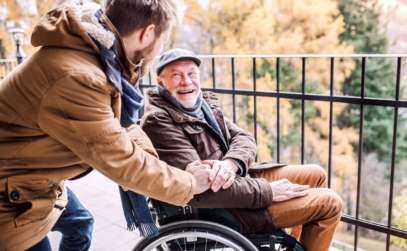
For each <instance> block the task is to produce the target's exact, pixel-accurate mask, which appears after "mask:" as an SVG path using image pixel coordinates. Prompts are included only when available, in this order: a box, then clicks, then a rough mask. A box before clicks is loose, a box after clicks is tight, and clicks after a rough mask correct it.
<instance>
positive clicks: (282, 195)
mask: <svg viewBox="0 0 407 251" xmlns="http://www.w3.org/2000/svg"><path fill="white" fill-rule="evenodd" d="M270 186H271V190H272V192H273V201H275V202H279V201H286V200H290V199H293V198H297V197H302V196H305V195H307V194H308V189H309V186H308V185H300V184H295V183H291V182H290V181H288V180H287V179H281V180H276V181H273V182H271V183H270Z"/></svg>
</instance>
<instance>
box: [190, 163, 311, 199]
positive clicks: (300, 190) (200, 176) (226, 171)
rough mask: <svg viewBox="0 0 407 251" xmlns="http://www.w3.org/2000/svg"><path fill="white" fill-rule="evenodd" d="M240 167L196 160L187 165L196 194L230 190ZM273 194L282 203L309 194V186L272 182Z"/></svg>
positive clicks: (283, 180)
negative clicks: (207, 191)
mask: <svg viewBox="0 0 407 251" xmlns="http://www.w3.org/2000/svg"><path fill="white" fill-rule="evenodd" d="M238 169H239V168H238V166H237V165H236V163H235V162H234V161H232V160H229V159H226V160H222V161H220V160H202V161H200V160H196V161H194V162H191V163H190V164H188V165H187V167H186V169H185V170H186V171H187V172H189V173H191V174H192V175H193V176H194V177H195V180H196V183H197V184H196V187H195V191H194V194H199V193H203V192H204V191H206V190H208V189H211V190H212V191H213V192H218V191H219V190H220V189H221V188H222V189H227V188H229V187H230V186H231V185H232V184H233V182H234V181H235V178H236V172H237V171H238ZM270 186H271V190H272V192H273V201H275V202H280V201H286V200H290V199H293V198H296V197H302V196H305V195H307V194H308V189H309V186H308V185H300V184H295V183H291V182H290V181H289V180H287V179H280V180H276V181H272V182H270Z"/></svg>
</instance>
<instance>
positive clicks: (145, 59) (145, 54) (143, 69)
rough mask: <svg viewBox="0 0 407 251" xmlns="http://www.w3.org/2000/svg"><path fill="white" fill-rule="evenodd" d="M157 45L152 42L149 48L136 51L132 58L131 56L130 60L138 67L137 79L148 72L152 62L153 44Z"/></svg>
mask: <svg viewBox="0 0 407 251" xmlns="http://www.w3.org/2000/svg"><path fill="white" fill-rule="evenodd" d="M156 43H157V40H155V41H154V42H152V43H151V44H150V45H149V46H147V47H146V48H144V49H143V50H140V51H136V52H135V53H134V55H133V56H131V58H130V60H131V61H132V62H133V63H134V64H136V65H139V66H138V67H139V69H138V72H139V76H138V79H141V78H143V77H144V76H145V75H146V74H147V73H148V72H149V70H150V66H151V64H152V62H153V61H154V57H155V55H152V54H153V51H154V47H155V44H156Z"/></svg>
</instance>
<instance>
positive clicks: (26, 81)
mask: <svg viewBox="0 0 407 251" xmlns="http://www.w3.org/2000/svg"><path fill="white" fill-rule="evenodd" d="M97 8H98V7H97ZM96 10H97V9H95V11H96ZM80 13H89V12H86V11H83V12H81V11H77V10H76V9H75V8H74V7H73V6H67V7H60V8H57V9H55V10H53V11H51V12H50V13H48V15H47V16H46V17H45V18H43V19H42V20H41V22H40V24H39V25H38V26H37V27H36V28H35V30H34V32H33V35H32V39H31V40H32V44H33V45H34V46H40V49H39V50H38V51H37V52H36V53H35V54H34V55H33V56H32V57H30V58H28V59H27V60H26V61H25V62H24V63H23V64H22V65H20V66H18V67H17V68H16V69H15V70H14V71H13V72H12V73H11V74H9V76H7V77H6V78H5V79H4V80H3V81H2V82H1V83H0V229H1V234H0V250H1V251H5V250H25V249H27V248H28V247H30V246H32V245H33V244H35V243H36V242H38V241H40V240H41V239H42V238H44V236H45V235H46V234H47V233H48V231H49V230H50V229H51V228H52V226H53V225H54V223H55V222H56V220H57V219H58V217H59V215H60V214H61V212H62V210H63V208H64V206H65V204H66V192H65V189H64V180H66V179H70V178H73V177H76V176H78V175H80V174H82V173H84V172H85V171H86V170H87V169H89V168H94V169H96V170H97V171H99V172H101V173H103V174H104V175H105V176H107V177H109V178H110V179H111V180H113V181H114V182H116V183H118V184H120V185H122V186H125V187H127V188H129V189H131V190H134V191H136V192H138V193H142V194H146V195H147V196H150V197H152V198H156V199H160V200H163V201H167V202H170V203H173V204H178V205H185V204H186V203H187V202H188V201H190V199H191V198H192V197H193V194H192V187H193V185H194V179H193V177H192V175H191V174H189V173H187V172H184V171H181V170H179V169H177V168H174V167H170V166H168V165H167V164H166V163H164V162H162V161H160V160H159V159H158V158H157V157H156V152H155V150H154V148H153V146H152V144H151V142H150V140H149V139H148V137H147V136H146V135H145V134H144V133H143V131H142V130H141V128H140V127H139V126H132V127H130V128H128V129H124V128H122V127H121V126H120V123H119V118H120V110H121V108H120V107H121V99H120V93H119V92H118V91H117V90H116V89H115V88H113V87H112V86H111V85H110V84H109V83H108V82H107V79H106V76H105V74H104V72H103V70H102V66H101V65H100V63H99V60H98V50H97V48H96V45H95V44H94V43H93V40H92V39H91V38H90V37H89V35H88V34H89V32H92V30H89V29H86V28H91V29H93V32H99V33H98V34H99V35H100V36H99V38H109V36H112V35H113V34H110V35H109V34H103V30H104V29H102V30H98V27H97V26H95V25H94V24H90V23H88V24H87V25H86V27H85V26H84V25H83V22H84V21H86V20H90V19H89V18H85V17H80V16H78V15H79V14H80ZM106 22H107V23H108V25H110V26H111V28H113V27H112V25H111V24H110V23H109V22H108V20H106ZM92 25H93V26H92ZM113 36H114V35H113ZM124 64H125V65H127V66H128V72H126V73H125V74H126V75H128V76H129V79H136V78H137V75H135V71H134V69H135V66H134V65H133V64H132V63H131V62H130V61H128V60H125V57H124Z"/></svg>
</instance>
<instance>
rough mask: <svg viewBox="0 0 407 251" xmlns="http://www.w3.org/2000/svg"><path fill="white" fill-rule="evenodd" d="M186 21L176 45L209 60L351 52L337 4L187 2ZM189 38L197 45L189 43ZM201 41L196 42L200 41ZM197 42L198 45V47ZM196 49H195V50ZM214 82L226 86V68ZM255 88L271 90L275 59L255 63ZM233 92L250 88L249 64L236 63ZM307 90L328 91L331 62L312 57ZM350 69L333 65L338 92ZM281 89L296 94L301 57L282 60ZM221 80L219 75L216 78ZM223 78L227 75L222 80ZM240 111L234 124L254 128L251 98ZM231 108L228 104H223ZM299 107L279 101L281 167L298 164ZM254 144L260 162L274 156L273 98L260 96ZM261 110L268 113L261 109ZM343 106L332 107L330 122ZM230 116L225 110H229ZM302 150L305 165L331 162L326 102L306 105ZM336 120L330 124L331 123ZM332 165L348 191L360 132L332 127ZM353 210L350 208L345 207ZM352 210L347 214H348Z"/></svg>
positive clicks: (223, 65)
mask: <svg viewBox="0 0 407 251" xmlns="http://www.w3.org/2000/svg"><path fill="white" fill-rule="evenodd" d="M187 2H188V4H189V6H190V8H189V9H188V10H187V15H186V19H187V23H189V24H190V25H191V27H193V28H192V30H193V32H194V35H193V36H191V34H187V35H186V36H185V37H181V36H179V39H180V40H187V41H188V40H192V41H194V44H192V45H191V46H190V48H194V49H195V50H196V51H198V52H200V53H205V54H210V53H215V54H228V53H230V54H251V53H256V54H277V53H282V54H292V53H316V54H317V53H351V52H353V49H352V47H351V46H348V45H347V44H346V43H343V42H341V41H340V39H339V35H340V34H341V33H343V32H344V26H345V23H344V19H343V17H342V15H341V13H340V11H339V9H338V6H337V2H336V1H321V0H307V1H293V0H291V1H282V0H281V1H267V0H264V1H259V0H247V1H243V0H218V1H208V2H207V5H202V4H199V1H194V0H190V1H187ZM191 37H194V39H191ZM195 37H198V38H195ZM197 41H198V42H197ZM197 44H199V46H197ZM196 47H199V48H198V49H196ZM218 61H220V62H218V64H217V65H216V66H217V72H216V76H217V77H218V82H217V85H218V86H221V87H230V81H231V76H230V63H229V62H225V61H221V60H218ZM256 66H257V72H256V78H257V89H259V90H266V91H267V90H275V87H276V71H275V59H274V58H266V59H258V61H257V65H256ZM236 67H237V71H236V82H237V84H236V85H237V87H238V88H242V89H251V88H253V87H252V75H251V72H252V70H251V69H252V64H251V60H247V59H239V58H237V59H236ZM306 69H307V70H306V75H307V80H306V88H307V92H314V93H315V92H316V93H327V90H328V86H329V74H328V73H329V61H328V60H326V59H320V58H315V59H312V60H311V59H310V60H308V62H307V67H306ZM352 69H353V63H352V62H350V61H349V60H338V61H337V63H336V69H335V77H336V83H337V84H336V85H335V89H336V90H340V89H341V88H342V85H343V81H344V79H345V78H346V77H348V75H349V74H350V73H351V71H352ZM280 70H281V71H280V75H281V85H282V86H281V88H282V89H283V90H285V91H297V92H298V91H299V90H300V88H299V86H300V85H299V83H300V82H301V59H298V58H294V59H286V58H282V63H281V69H280ZM219 75H220V76H219ZM225 75H226V76H225ZM240 100H241V102H239V103H238V104H237V106H238V107H237V110H239V111H243V110H246V111H247V112H246V116H238V123H239V124H240V125H241V126H242V127H245V128H246V129H253V128H251V126H252V121H251V119H252V118H253V112H252V111H253V106H254V104H253V99H252V98H247V97H246V98H244V97H243V98H241V99H240ZM226 103H227V104H229V105H230V104H231V102H230V100H228V101H227V102H226ZM299 104H300V103H299V102H298V101H293V100H288V99H281V104H280V113H281V117H282V118H283V119H282V121H281V137H282V138H281V141H282V144H283V149H282V152H281V155H282V161H285V162H290V163H293V162H299V157H298V156H299V152H300V149H299V147H298V145H299V138H300V130H298V127H299V123H300V118H301V113H300V109H299V107H300V106H299ZM257 106H258V111H257V116H258V120H259V123H258V132H259V135H258V145H259V158H260V160H265V159H271V158H272V156H273V154H274V153H275V144H274V141H275V136H276V135H275V127H276V125H275V122H274V120H271V119H270V118H275V114H276V109H275V99H271V98H258V102H257ZM263 108H265V109H263ZM344 108H345V107H343V106H339V105H338V106H335V107H334V116H335V117H336V116H337V115H338V114H340V113H341V112H342V110H343V109H344ZM228 110H230V109H228ZM305 118H306V124H305V135H306V137H305V146H306V147H305V150H306V153H305V155H306V161H308V162H311V161H313V162H318V163H320V164H322V165H323V166H325V167H326V166H327V164H328V152H327V149H328V132H329V130H328V121H329V104H328V103H326V102H309V103H307V109H306V116H305ZM334 121H335V119H334ZM334 135H335V139H334V141H333V152H334V155H335V157H334V158H333V162H334V163H333V166H334V167H335V170H336V172H337V173H336V177H339V179H337V182H336V183H335V185H336V186H337V189H338V190H343V189H344V187H352V184H354V182H353V183H352V182H350V183H351V184H345V182H347V181H349V179H346V177H348V176H354V174H355V173H354V172H355V169H354V168H353V169H352V167H354V166H355V165H356V161H355V157H354V148H353V144H355V140H357V134H356V133H355V130H354V129H353V128H352V127H349V128H345V127H342V128H339V127H334ZM350 207H351V205H350ZM349 210H351V209H349Z"/></svg>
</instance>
